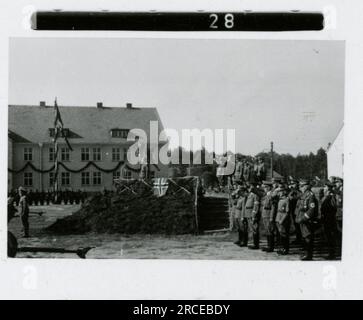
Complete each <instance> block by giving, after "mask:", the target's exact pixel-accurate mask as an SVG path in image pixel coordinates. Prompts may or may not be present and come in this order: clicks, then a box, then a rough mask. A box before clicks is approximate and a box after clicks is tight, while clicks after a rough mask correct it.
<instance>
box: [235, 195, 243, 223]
mask: <svg viewBox="0 0 363 320" xmlns="http://www.w3.org/2000/svg"><path fill="white" fill-rule="evenodd" d="M245 201H246V198H245V197H239V198H238V200H237V204H236V207H235V218H236V219H242V218H243V217H244V208H245Z"/></svg>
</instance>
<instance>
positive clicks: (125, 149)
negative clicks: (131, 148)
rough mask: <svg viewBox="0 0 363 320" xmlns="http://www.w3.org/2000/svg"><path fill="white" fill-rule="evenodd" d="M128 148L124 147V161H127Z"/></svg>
mask: <svg viewBox="0 0 363 320" xmlns="http://www.w3.org/2000/svg"><path fill="white" fill-rule="evenodd" d="M127 150H128V149H127V148H124V161H127Z"/></svg>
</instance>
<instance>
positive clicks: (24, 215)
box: [19, 187, 29, 238]
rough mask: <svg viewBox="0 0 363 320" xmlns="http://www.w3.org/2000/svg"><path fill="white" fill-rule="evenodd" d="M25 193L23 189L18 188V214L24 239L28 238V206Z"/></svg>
mask: <svg viewBox="0 0 363 320" xmlns="http://www.w3.org/2000/svg"><path fill="white" fill-rule="evenodd" d="M26 193H27V192H26V190H25V189H24V188H23V187H19V195H20V200H19V214H20V219H21V223H22V224H23V232H24V238H29V204H28V199H27V195H26Z"/></svg>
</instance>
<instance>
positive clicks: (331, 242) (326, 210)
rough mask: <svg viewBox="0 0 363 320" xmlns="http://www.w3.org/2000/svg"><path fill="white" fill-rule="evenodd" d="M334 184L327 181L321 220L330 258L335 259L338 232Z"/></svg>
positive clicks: (321, 206)
mask: <svg viewBox="0 0 363 320" xmlns="http://www.w3.org/2000/svg"><path fill="white" fill-rule="evenodd" d="M333 187H334V185H333V184H331V183H330V182H327V183H326V184H325V187H324V197H323V199H322V200H321V204H320V213H321V222H322V224H323V228H324V233H325V236H326V240H327V242H328V250H329V255H328V259H330V260H333V259H335V239H336V232H337V221H336V214H337V204H336V198H335V195H334V193H333Z"/></svg>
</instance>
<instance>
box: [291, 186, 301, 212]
mask: <svg viewBox="0 0 363 320" xmlns="http://www.w3.org/2000/svg"><path fill="white" fill-rule="evenodd" d="M300 196H301V192H300V191H299V190H295V189H292V190H291V191H290V193H289V200H290V202H289V211H290V214H291V215H294V214H295V212H296V208H297V205H298V201H299V199H300Z"/></svg>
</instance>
